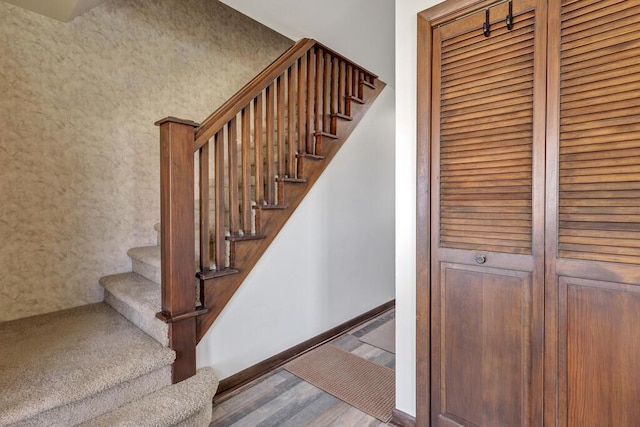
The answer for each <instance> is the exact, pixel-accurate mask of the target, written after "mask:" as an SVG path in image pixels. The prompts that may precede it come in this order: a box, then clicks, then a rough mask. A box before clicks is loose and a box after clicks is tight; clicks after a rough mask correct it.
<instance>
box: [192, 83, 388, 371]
mask: <svg viewBox="0 0 640 427" xmlns="http://www.w3.org/2000/svg"><path fill="white" fill-rule="evenodd" d="M394 98H395V96H394V90H393V89H391V88H388V87H387V88H386V89H384V91H383V92H382V93H381V94H380V96H379V97H378V99H377V100H376V101H375V103H374V104H373V105H372V106H371V108H370V110H369V112H368V113H367V114H366V115H365V117H364V119H363V120H362V121H361V122H360V124H359V125H358V127H357V128H356V129H355V130H354V132H353V133H352V134H351V137H350V138H349V140H348V141H347V142H346V143H345V145H344V146H343V147H342V148H341V149H340V151H339V152H338V153H337V155H336V157H335V158H334V159H333V161H332V162H331V163H330V164H329V166H328V167H327V169H326V170H325V172H324V173H323V174H322V175H321V176H320V178H319V179H318V181H317V182H316V184H315V185H314V187H313V188H312V189H311V191H310V192H309V193H308V194H307V197H306V198H305V199H304V200H303V201H302V203H301V204H300V205H299V206H298V209H297V210H296V211H295V212H294V213H293V215H292V216H291V218H290V219H289V221H288V222H287V223H286V225H285V226H284V228H283V229H282V230H281V232H280V234H279V235H278V236H277V237H276V239H275V240H274V241H273V243H272V244H271V246H270V247H269V248H268V250H267V251H266V252H265V254H264V255H263V256H262V258H261V259H260V261H259V262H258V264H257V265H256V266H255V268H254V269H253V271H252V272H251V273H250V274H249V276H248V277H247V279H246V281H245V282H244V283H243V284H242V286H241V287H240V289H239V290H238V291H237V292H236V294H235V295H234V296H233V298H232V299H231V301H230V302H229V304H228V305H227V307H226V308H225V309H224V311H223V312H222V314H221V315H220V317H219V318H218V319H217V320H216V322H215V323H214V324H213V326H212V328H211V329H210V330H209V332H208V333H207V335H206V336H205V337H204V339H203V340H202V341H201V342H200V344H199V345H198V350H197V360H198V365H199V366H212V367H213V368H214V370H215V371H216V374H217V375H218V376H219V378H226V377H229V376H230V375H232V374H234V373H236V372H238V371H241V370H243V369H245V368H248V367H250V366H252V365H254V364H256V363H258V362H260V361H262V360H265V359H267V358H269V357H271V356H273V355H274V354H277V353H279V352H281V351H283V350H286V349H288V348H290V347H293V346H294V345H296V344H299V343H301V342H302V341H305V340H307V339H309V338H311V337H314V336H316V335H318V334H320V333H322V332H325V331H326V330H328V329H331V328H332V327H334V326H337V325H339V324H340V323H343V322H345V321H347V320H350V319H352V318H354V317H356V316H358V315H360V314H362V313H364V312H366V311H368V310H370V309H372V308H374V307H376V306H379V305H381V304H384V303H385V302H387V301H390V300H392V299H393V298H394V230H393V227H394V199H393V192H394V128H395V126H394V119H395V117H394V102H395V99H394Z"/></svg>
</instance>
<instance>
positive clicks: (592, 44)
mask: <svg viewBox="0 0 640 427" xmlns="http://www.w3.org/2000/svg"><path fill="white" fill-rule="evenodd" d="M583 3H584V4H582V7H577V4H576V3H572V4H564V5H563V9H562V32H561V37H562V49H561V52H560V58H561V63H560V66H561V82H562V83H561V98H560V163H559V168H560V173H559V180H560V194H559V246H558V252H559V255H560V256H561V257H566V258H573V259H582V260H592V261H608V262H617V263H630V264H640V197H639V196H640V108H639V107H638V105H640V79H639V78H638V71H639V70H640V67H638V65H637V63H636V62H637V57H638V56H639V55H640V41H639V40H638V37H637V34H638V31H640V7H639V5H638V4H637V3H635V4H634V2H627V1H619V0H605V1H600V2H583Z"/></svg>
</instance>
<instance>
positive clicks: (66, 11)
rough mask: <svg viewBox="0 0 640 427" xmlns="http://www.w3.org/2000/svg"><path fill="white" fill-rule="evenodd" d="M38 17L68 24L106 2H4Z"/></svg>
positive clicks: (46, 0)
mask: <svg viewBox="0 0 640 427" xmlns="http://www.w3.org/2000/svg"><path fill="white" fill-rule="evenodd" d="M4 1H5V2H7V3H11V4H13V5H16V6H19V7H22V8H24V9H28V10H30V11H32V12H36V13H39V14H40V15H44V16H48V17H50V18H54V19H57V20H59V21H62V22H69V21H71V20H72V19H73V18H75V17H76V16H78V15H82V14H83V13H85V12H86V11H88V10H89V9H92V8H94V7H96V6H98V5H99V4H102V3H104V2H105V1H107V0H4Z"/></svg>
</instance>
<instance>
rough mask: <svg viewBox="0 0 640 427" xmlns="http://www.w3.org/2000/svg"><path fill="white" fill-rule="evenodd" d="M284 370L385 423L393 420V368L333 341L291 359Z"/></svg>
mask: <svg viewBox="0 0 640 427" xmlns="http://www.w3.org/2000/svg"><path fill="white" fill-rule="evenodd" d="M285 369H286V370H287V371H289V372H291V373H292V374H294V375H296V376H298V377H300V378H302V379H303V380H305V381H307V382H309V383H311V384H313V385H315V386H316V387H318V388H321V389H322V390H324V391H326V392H327V393H329V394H332V395H333V396H335V397H337V398H338V399H340V400H342V401H344V402H346V403H348V404H349V405H351V406H354V407H356V408H358V409H360V410H361V411H363V412H366V413H367V414H369V415H371V416H373V417H376V418H377V419H379V420H380V421H382V422H387V421H389V420H390V419H391V411H392V410H393V408H394V405H395V372H394V371H393V370H392V369H389V368H387V367H385V366H381V365H377V364H375V363H373V362H370V361H368V360H366V359H363V358H361V357H358V356H355V355H353V354H351V353H347V352H345V351H343V350H340V349H339V348H337V347H335V346H333V345H330V344H329V345H324V346H322V347H319V348H317V349H315V350H313V351H310V352H309V353H307V354H305V355H303V356H301V357H299V358H298V359H296V360H294V361H292V362H289V363H288V364H287V365H285Z"/></svg>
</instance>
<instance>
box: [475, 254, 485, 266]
mask: <svg viewBox="0 0 640 427" xmlns="http://www.w3.org/2000/svg"><path fill="white" fill-rule="evenodd" d="M485 262H487V257H486V256H484V255H476V263H478V264H484V263H485Z"/></svg>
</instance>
